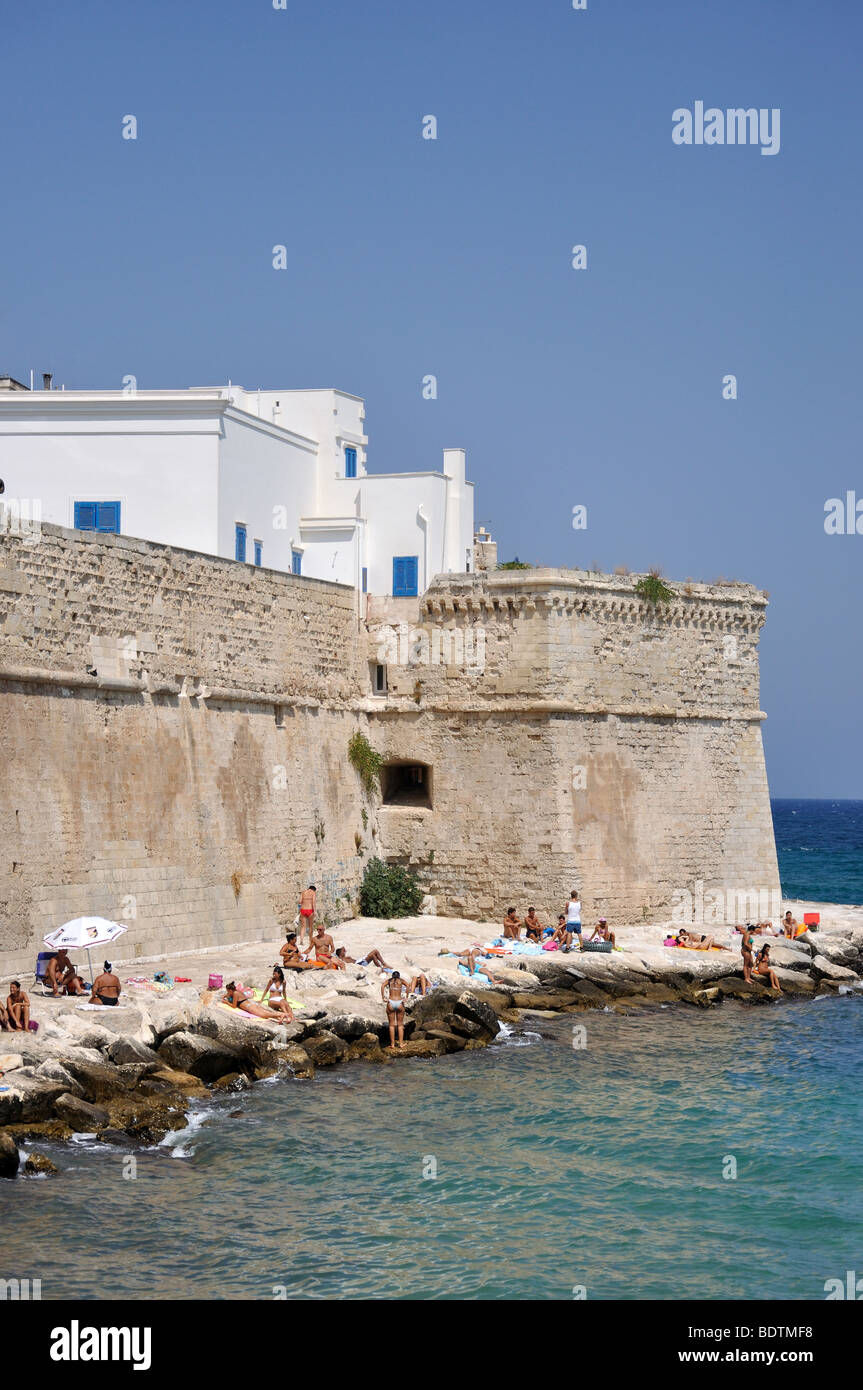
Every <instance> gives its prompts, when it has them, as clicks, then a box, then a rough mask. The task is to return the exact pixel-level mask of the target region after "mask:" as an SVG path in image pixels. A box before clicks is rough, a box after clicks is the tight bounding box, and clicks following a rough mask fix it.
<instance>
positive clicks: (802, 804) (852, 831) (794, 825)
mask: <svg viewBox="0 0 863 1390" xmlns="http://www.w3.org/2000/svg"><path fill="white" fill-rule="evenodd" d="M771 807H772V810H773V829H774V832H775V835H776V853H777V855H778V857H779V877H780V880H781V883H782V893H783V895H784V896H785V897H786V898H803V899H808V900H809V901H810V902H820V903H851V904H855V903H856V904H861V903H863V801H788V800H774V801H772V802H771Z"/></svg>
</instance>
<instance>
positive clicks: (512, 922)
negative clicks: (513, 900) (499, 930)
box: [503, 907, 521, 941]
mask: <svg viewBox="0 0 863 1390" xmlns="http://www.w3.org/2000/svg"><path fill="white" fill-rule="evenodd" d="M503 934H504V937H505V938H506V939H507V941H517V940H518V938H519V937H520V935H521V923H520V922H519V920H518V916H517V914H516V910H515V908H514V907H508V908H507V910H506V916H505V917H504V919H503Z"/></svg>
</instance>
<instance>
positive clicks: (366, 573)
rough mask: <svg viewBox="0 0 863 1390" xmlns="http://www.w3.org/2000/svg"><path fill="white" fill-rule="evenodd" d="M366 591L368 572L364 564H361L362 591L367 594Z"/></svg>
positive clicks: (367, 588) (367, 589) (367, 587)
mask: <svg viewBox="0 0 863 1390" xmlns="http://www.w3.org/2000/svg"><path fill="white" fill-rule="evenodd" d="M368 591H369V572H368V570H367V569H366V567H365V565H363V593H364V594H367V593H368Z"/></svg>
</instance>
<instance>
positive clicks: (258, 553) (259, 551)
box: [255, 541, 264, 565]
mask: <svg viewBox="0 0 863 1390" xmlns="http://www.w3.org/2000/svg"><path fill="white" fill-rule="evenodd" d="M263 558H264V547H263V546H262V545H261V542H260V541H255V564H256V565H260V564H261V563H262V561H263Z"/></svg>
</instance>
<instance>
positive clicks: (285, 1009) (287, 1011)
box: [261, 965, 294, 1023]
mask: <svg viewBox="0 0 863 1390" xmlns="http://www.w3.org/2000/svg"><path fill="white" fill-rule="evenodd" d="M261 1003H262V1004H263V1005H264V1006H265V1007H268V1008H270V1009H275V1010H276V1012H277V1013H278V1012H281V1013H282V1014H283V1015H284V1019H285V1022H286V1023H293V1021H294V1011H293V1009H292V1008H291V1006H290V1004H289V1003H288V1000H287V996H286V994H285V975H284V971H283V970H282V967H281V966H280V965H274V966H273V973H272V975H271V976H270V978H269V981H268V983H267V984H266V985H265V986H264V992H263V994H262V995H261Z"/></svg>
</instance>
